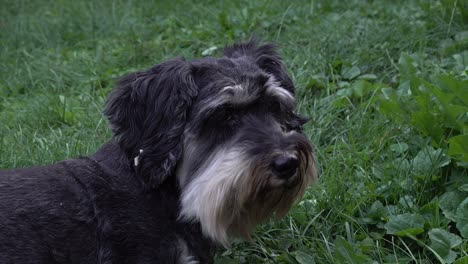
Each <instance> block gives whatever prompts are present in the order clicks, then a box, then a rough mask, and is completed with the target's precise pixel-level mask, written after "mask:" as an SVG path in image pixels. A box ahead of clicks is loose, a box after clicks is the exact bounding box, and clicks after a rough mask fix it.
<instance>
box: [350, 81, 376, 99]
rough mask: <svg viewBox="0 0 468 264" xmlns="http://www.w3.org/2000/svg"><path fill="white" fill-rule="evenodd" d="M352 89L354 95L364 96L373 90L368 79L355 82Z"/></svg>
mask: <svg viewBox="0 0 468 264" xmlns="http://www.w3.org/2000/svg"><path fill="white" fill-rule="evenodd" d="M352 89H353V95H354V96H356V97H362V96H364V95H366V94H368V93H369V92H370V91H371V90H372V84H371V83H370V82H368V81H366V80H358V81H356V82H354V83H353V86H352Z"/></svg>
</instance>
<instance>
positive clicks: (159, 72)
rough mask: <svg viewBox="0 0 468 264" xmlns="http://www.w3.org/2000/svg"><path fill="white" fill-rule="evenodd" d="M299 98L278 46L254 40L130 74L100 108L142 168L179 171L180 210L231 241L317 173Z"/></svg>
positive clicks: (283, 206)
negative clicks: (214, 53)
mask: <svg viewBox="0 0 468 264" xmlns="http://www.w3.org/2000/svg"><path fill="white" fill-rule="evenodd" d="M294 107H295V99H294V86H293V83H292V81H291V79H290V78H289V77H288V75H287V74H286V72H285V70H284V67H283V64H282V62H281V59H280V58H279V56H278V54H277V53H276V51H275V48H274V46H273V45H263V46H259V47H257V46H256V44H255V43H254V42H248V43H244V44H237V45H234V46H231V47H228V48H226V49H225V51H224V56H223V57H221V58H204V59H200V60H194V61H191V62H187V61H184V60H181V59H178V60H172V61H168V62H165V63H162V64H159V65H157V66H155V67H153V68H152V69H150V70H148V71H145V72H140V73H135V74H131V75H129V76H127V77H125V78H123V79H122V80H121V82H120V84H119V86H118V87H117V89H116V90H115V91H114V92H113V93H112V94H111V95H110V97H109V99H108V102H107V106H106V109H105V111H104V113H105V114H106V116H107V117H108V118H109V121H110V124H111V126H112V129H113V131H114V134H115V137H116V139H117V141H118V142H119V144H120V146H121V148H122V149H123V150H124V151H125V152H126V154H127V156H128V158H129V161H130V162H132V164H133V165H134V168H135V171H136V173H137V174H139V175H141V176H142V177H143V178H144V180H145V181H146V182H147V184H149V185H150V186H152V187H157V186H158V185H160V184H161V183H162V182H163V181H165V180H166V179H167V178H168V177H176V180H177V183H178V185H179V189H180V191H181V201H180V203H181V204H180V206H181V211H180V217H181V218H182V219H186V220H195V221H199V222H200V224H201V227H202V230H203V232H204V234H205V235H207V236H208V237H210V238H212V239H213V240H215V241H217V242H219V243H222V244H227V241H228V237H229V236H231V235H232V236H241V237H244V238H249V236H250V235H249V234H250V232H251V231H252V229H253V228H254V227H255V225H257V224H258V223H260V222H261V221H263V220H265V219H266V218H267V217H269V216H270V215H272V214H274V213H276V215H280V216H281V215H284V214H285V213H286V212H287V211H288V209H289V208H290V206H291V205H292V204H293V202H294V201H295V200H296V199H298V198H300V197H301V196H302V195H303V194H304V192H305V189H306V187H307V186H308V184H310V183H311V182H313V181H315V180H316V178H317V174H316V169H315V164H314V157H313V150H312V147H311V145H310V143H309V141H308V140H307V138H306V137H305V136H304V134H303V133H302V125H303V124H304V122H306V120H305V119H304V118H302V117H300V116H298V115H297V114H295V113H294Z"/></svg>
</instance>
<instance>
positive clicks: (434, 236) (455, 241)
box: [428, 228, 462, 263]
mask: <svg viewBox="0 0 468 264" xmlns="http://www.w3.org/2000/svg"><path fill="white" fill-rule="evenodd" d="M428 234H429V238H430V240H431V245H430V247H431V248H432V249H433V250H434V251H435V252H436V253H437V254H438V255H439V256H440V257H442V258H443V259H444V261H445V262H447V263H452V262H454V261H455V259H456V257H457V254H456V253H455V252H454V251H452V250H451V249H452V248H454V247H456V246H458V245H460V244H461V243H462V239H461V238H460V237H459V236H457V235H455V234H452V233H450V232H448V231H446V230H443V229H440V228H435V229H432V230H431V231H429V232H428Z"/></svg>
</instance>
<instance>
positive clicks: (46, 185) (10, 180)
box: [0, 160, 96, 263]
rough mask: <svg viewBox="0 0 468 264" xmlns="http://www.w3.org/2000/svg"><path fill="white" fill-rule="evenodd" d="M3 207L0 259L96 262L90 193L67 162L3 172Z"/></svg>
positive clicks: (0, 194)
mask: <svg viewBox="0 0 468 264" xmlns="http://www.w3.org/2000/svg"><path fill="white" fill-rule="evenodd" d="M69 162H71V163H73V162H77V163H78V162H80V163H85V162H87V161H84V160H77V161H69ZM0 211H1V212H2V213H1V214H0V252H1V253H0V263H55V262H56V261H57V260H58V261H60V260H64V261H65V260H70V259H76V258H75V256H77V255H78V256H80V257H81V258H82V257H83V256H86V257H85V259H84V262H86V260H88V262H92V261H91V260H92V258H93V255H96V254H95V252H93V251H94V247H92V246H91V245H92V244H94V243H95V241H96V236H95V232H94V231H93V229H95V227H96V223H95V222H94V221H93V218H94V217H93V214H94V212H93V206H92V201H91V197H89V195H87V194H86V192H85V190H84V189H83V188H82V186H80V183H79V181H78V179H76V178H75V176H74V173H73V172H72V171H70V170H69V168H67V166H66V162H62V163H58V164H55V165H51V166H44V167H32V168H25V169H16V170H7V171H1V172H0ZM82 234H86V236H83V235H82ZM84 262H83V263H84Z"/></svg>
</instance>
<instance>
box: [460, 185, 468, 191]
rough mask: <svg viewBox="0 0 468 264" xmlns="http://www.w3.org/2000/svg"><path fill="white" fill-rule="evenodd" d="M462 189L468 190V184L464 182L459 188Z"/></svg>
mask: <svg viewBox="0 0 468 264" xmlns="http://www.w3.org/2000/svg"><path fill="white" fill-rule="evenodd" d="M458 189H459V190H460V191H462V192H468V184H463V185H462V186H460V188H458Z"/></svg>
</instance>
